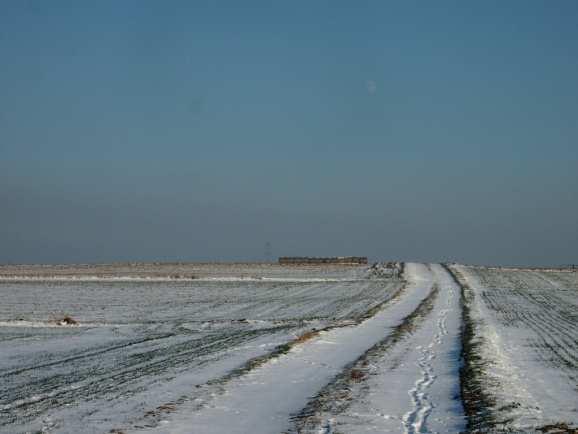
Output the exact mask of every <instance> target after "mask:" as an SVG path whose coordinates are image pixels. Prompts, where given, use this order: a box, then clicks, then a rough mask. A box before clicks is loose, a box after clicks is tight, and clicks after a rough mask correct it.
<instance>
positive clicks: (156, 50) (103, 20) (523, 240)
mask: <svg viewBox="0 0 578 434" xmlns="http://www.w3.org/2000/svg"><path fill="white" fill-rule="evenodd" d="M577 23H578V2H577V1H575V0H566V1H564V0H560V1H556V2H554V1H547V0H544V1H532V0H517V1H515V0H511V1H477V2H473V1H472V2H464V1H438V2H425V1H419V2H418V1H396V2H394V1H368V2H353V1H350V2H342V1H325V2H321V1H303V2H300V1H299V2H297V1H295V2H287V1H284V2H281V1H278V2H271V1H263V2H256V1H245V2H239V1H230V2H220V1H206V2H203V1H124V0H123V1H116V0H115V1H96V2H94V1H93V2H88V1H50V2H49V1H40V0H32V1H20V0H13V1H11V0H5V1H2V2H0V59H1V60H0V65H1V67H0V262H108V261H124V260H258V259H262V258H263V254H264V245H265V243H266V242H267V241H269V242H270V243H271V245H272V252H273V254H274V255H285V254H289V255H291V254H304V255H305V254H309V255H347V254H354V255H355V254H357V255H368V256H370V257H372V258H375V259H377V258H380V259H402V260H430V261H441V260H456V261H462V262H474V263H503V264H545V265H546V264H560V263H577V262H578V224H577V222H578V143H577V139H578V24H577Z"/></svg>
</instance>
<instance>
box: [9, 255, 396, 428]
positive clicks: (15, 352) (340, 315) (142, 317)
mask: <svg viewBox="0 0 578 434" xmlns="http://www.w3.org/2000/svg"><path fill="white" fill-rule="evenodd" d="M204 269H206V268H204ZM235 269H236V270H237V269H239V266H235ZM275 270H277V271H279V270H280V269H275ZM267 271H268V274H265V275H264V276H260V275H257V276H255V277H256V278H255V279H245V276H244V273H239V274H238V275H237V276H236V277H235V275H234V274H233V273H229V274H227V275H226V276H224V277H225V278H224V279H220V278H219V277H218V276H215V275H213V276H210V277H212V278H213V280H210V281H209V280H207V279H195V280H190V281H175V282H162V281H159V282H146V283H145V282H131V281H123V282H109V281H92V282H78V281H75V280H74V276H72V278H71V279H68V280H62V281H59V282H55V281H52V280H49V281H20V282H13V281H5V282H3V283H1V284H0V297H1V300H2V303H1V304H0V432H3V433H18V432H32V431H39V430H43V431H45V432H59V433H60V432H63V433H78V432H108V431H109V430H111V429H114V428H117V427H125V426H128V427H130V426H133V425H137V426H138V424H139V423H144V424H151V423H152V424H154V423H155V420H156V414H155V413H156V412H157V410H158V407H162V406H165V407H164V408H165V409H170V408H172V406H176V405H178V404H179V403H183V402H186V401H187V400H189V399H193V397H195V396H196V395H198V394H199V393H203V391H204V390H205V389H207V393H209V394H210V393H213V392H214V390H216V389H218V385H219V382H221V381H224V380H225V379H227V378H228V376H232V375H233V373H237V374H236V375H239V372H241V373H242V372H243V369H244V368H245V367H246V366H245V365H246V364H248V363H249V362H250V361H252V360H253V361H254V360H255V358H257V359H258V358H266V357H268V356H269V355H270V354H271V353H273V352H275V351H278V349H279V348H282V346H283V345H284V344H286V343H287V342H290V341H292V340H294V339H296V338H297V337H298V336H300V335H302V334H303V333H306V332H308V331H312V330H315V329H322V328H326V327H332V326H341V325H344V324H352V323H355V322H356V321H359V320H360V319H361V318H362V317H363V316H364V315H367V314H368V312H371V311H372V310H375V309H377V308H378V307H379V306H380V305H381V304H382V303H384V302H387V300H388V299H389V298H391V297H392V296H393V295H394V294H395V293H396V292H397V291H398V289H399V288H400V287H401V286H402V282H401V281H400V280H398V279H384V278H375V276H374V274H373V273H370V272H369V271H368V270H367V268H365V267H341V268H339V269H334V270H333V271H332V270H331V267H330V269H329V270H326V271H322V270H320V269H318V268H313V267H311V276H312V277H307V275H306V274H305V275H304V273H303V270H301V269H299V268H295V269H294V274H293V275H292V274H291V272H290V271H291V268H289V269H283V270H281V271H283V273H276V274H275V273H272V271H271V270H270V269H267ZM249 272H250V273H254V272H255V269H254V267H250V270H249ZM263 278H265V279H263ZM266 278H271V279H272V280H266ZM65 315H68V316H70V317H71V318H72V319H74V320H75V321H77V322H78V324H77V325H72V326H61V325H59V324H60V323H61V319H62V318H63V317H64V316H65ZM197 386H203V387H197ZM209 386H210V387H209Z"/></svg>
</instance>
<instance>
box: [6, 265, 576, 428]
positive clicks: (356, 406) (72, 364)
mask: <svg viewBox="0 0 578 434" xmlns="http://www.w3.org/2000/svg"><path fill="white" fill-rule="evenodd" d="M220 267H221V268H218V269H217V271H212V270H210V269H207V268H206V267H205V268H203V270H208V271H207V272H206V273H207V277H203V278H199V279H197V280H194V279H193V280H190V279H189V281H182V280H178V279H176V280H174V279H172V278H168V279H165V280H163V279H164V278H158V277H156V278H157V279H158V281H148V280H147V281H142V282H141V281H136V280H134V279H136V278H137V277H138V276H137V277H132V276H131V279H133V280H130V279H129V280H126V279H125V278H124V277H123V279H125V281H122V282H120V281H110V280H98V279H99V278H95V279H93V278H92V277H90V276H88V277H87V276H84V275H83V277H82V279H84V280H83V281H79V280H78V279H77V278H73V279H70V280H67V279H68V277H66V276H65V277H62V276H58V279H53V280H47V281H42V280H41V279H40V278H38V277H34V279H32V280H26V279H24V280H22V281H18V280H16V279H14V278H13V277H10V278H7V279H6V280H5V281H4V282H1V281H0V295H1V296H2V300H3V302H2V304H0V433H6V434H8V433H9V434H16V433H28V432H31V433H63V434H67V433H80V432H82V433H117V434H119V433H123V434H128V433H133V432H135V433H137V432H138V433H157V434H189V433H191V434H249V433H250V434H313V433H315V434H357V433H403V434H417V433H440V434H443V433H461V432H463V433H515V432H518V433H533V434H539V433H546V434H553V433H564V434H568V433H571V434H576V433H577V432H578V431H577V430H576V424H577V422H578V417H577V415H578V408H577V405H576V403H578V385H577V383H576V381H577V378H578V329H577V323H578V316H577V314H576V312H578V273H576V272H575V271H571V270H528V269H506V268H488V267H473V266H462V265H457V264H454V265H449V266H445V265H440V264H417V263H407V264H405V266H404V267H401V266H400V265H399V264H398V265H395V267H399V269H402V268H403V270H404V271H403V274H402V277H403V278H400V277H399V276H398V275H397V273H394V272H393V271H392V270H393V269H390V270H388V269H386V267H383V266H378V267H373V268H367V267H352V268H335V269H325V268H323V267H320V268H311V269H309V268H303V269H291V268H274V267H267V268H266V270H265V271H266V273H263V275H260V274H259V273H258V272H259V270H260V269H259V268H258V267H255V266H251V267H250V268H248V269H244V268H242V267H241V266H237V268H235V270H234V272H233V271H230V270H229V271H228V269H226V267H225V266H220ZM223 267H224V268H223ZM239 267H241V268H239ZM396 269H397V268H396ZM239 270H241V271H242V272H243V274H240V273H239ZM243 270H244V271H243ZM217 272H218V273H223V277H219V276H218V275H216V274H215V273H217ZM43 278H44V277H43ZM138 278H140V277H138ZM107 279H113V277H107ZM114 279H116V277H114ZM0 280H1V279H0ZM62 313H70V314H71V315H72V316H73V317H74V318H75V319H77V320H79V324H77V325H73V326H62V325H59V324H60V323H59V322H58V321H55V319H58V317H59V315H62Z"/></svg>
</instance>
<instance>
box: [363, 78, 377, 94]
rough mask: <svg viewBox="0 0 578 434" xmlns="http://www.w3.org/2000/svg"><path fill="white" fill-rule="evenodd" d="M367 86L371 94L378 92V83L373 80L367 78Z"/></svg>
mask: <svg viewBox="0 0 578 434" xmlns="http://www.w3.org/2000/svg"><path fill="white" fill-rule="evenodd" d="M365 87H366V89H367V93H369V94H370V95H373V94H374V93H375V92H377V83H376V82H375V81H373V80H367V81H366V82H365Z"/></svg>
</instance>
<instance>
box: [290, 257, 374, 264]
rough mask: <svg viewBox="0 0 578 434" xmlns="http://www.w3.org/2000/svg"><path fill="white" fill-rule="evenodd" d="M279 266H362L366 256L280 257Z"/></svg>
mask: <svg viewBox="0 0 578 434" xmlns="http://www.w3.org/2000/svg"><path fill="white" fill-rule="evenodd" d="M279 264H280V265H302V264H341V265H363V264H367V257H366V256H337V257H332V258H320V257H308V256H282V257H280V258H279Z"/></svg>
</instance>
